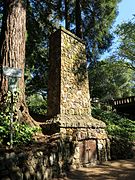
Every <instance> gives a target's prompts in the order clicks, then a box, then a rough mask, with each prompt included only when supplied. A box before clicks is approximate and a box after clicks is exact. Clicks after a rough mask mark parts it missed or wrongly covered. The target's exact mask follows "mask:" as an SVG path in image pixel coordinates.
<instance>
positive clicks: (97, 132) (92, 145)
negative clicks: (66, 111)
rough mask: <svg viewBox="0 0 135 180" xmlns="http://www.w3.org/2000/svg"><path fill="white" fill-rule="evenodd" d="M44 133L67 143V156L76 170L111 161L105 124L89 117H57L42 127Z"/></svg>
mask: <svg viewBox="0 0 135 180" xmlns="http://www.w3.org/2000/svg"><path fill="white" fill-rule="evenodd" d="M41 127H42V130H43V133H44V134H48V135H51V136H54V135H55V134H59V138H60V139H61V140H62V141H64V142H66V143H65V147H64V149H66V156H67V157H70V163H69V164H70V165H71V166H72V167H74V168H77V167H79V166H89V165H95V164H98V163H102V162H105V161H107V160H108V159H109V139H108V136H107V133H106V131H105V127H106V125H105V123H104V122H102V121H100V120H97V119H95V118H93V117H92V116H89V115H57V116H55V117H53V118H50V119H48V120H47V121H46V123H44V124H42V125H41Z"/></svg>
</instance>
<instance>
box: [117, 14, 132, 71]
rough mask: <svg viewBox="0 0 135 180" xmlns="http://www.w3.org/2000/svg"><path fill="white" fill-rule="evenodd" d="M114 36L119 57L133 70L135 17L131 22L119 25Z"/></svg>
mask: <svg viewBox="0 0 135 180" xmlns="http://www.w3.org/2000/svg"><path fill="white" fill-rule="evenodd" d="M116 34H117V35H118V41H119V47H118V55H119V57H120V58H121V59H123V60H125V61H126V62H127V61H128V62H130V67H131V68H133V69H134V70H135V16H134V17H133V19H132V20H130V21H128V22H124V23H122V24H120V25H119V26H118V27H117V29H116Z"/></svg>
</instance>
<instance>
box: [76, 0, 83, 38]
mask: <svg viewBox="0 0 135 180" xmlns="http://www.w3.org/2000/svg"><path fill="white" fill-rule="evenodd" d="M75 20H76V35H77V36H78V37H79V38H82V24H81V23H82V20H81V4H80V0H76V3H75Z"/></svg>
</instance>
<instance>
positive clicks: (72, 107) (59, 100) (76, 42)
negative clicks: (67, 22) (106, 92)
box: [48, 28, 91, 117]
mask: <svg viewBox="0 0 135 180" xmlns="http://www.w3.org/2000/svg"><path fill="white" fill-rule="evenodd" d="M49 56H50V59H49V63H50V64H49V65H50V72H49V83H48V115H49V116H51V117H53V116H56V115H58V114H61V115H91V107H90V93H89V81H88V72H87V69H86V52H85V44H84V42H83V41H82V40H81V39H79V38H78V37H76V36H75V35H73V34H72V33H70V32H69V31H67V30H65V29H63V28H61V29H59V30H57V31H56V32H55V33H53V34H52V35H51V37H50V54H49Z"/></svg>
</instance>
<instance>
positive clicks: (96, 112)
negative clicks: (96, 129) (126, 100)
mask: <svg viewBox="0 0 135 180" xmlns="http://www.w3.org/2000/svg"><path fill="white" fill-rule="evenodd" d="M92 116H93V117H95V118H97V119H100V120H102V121H104V122H105V123H106V125H107V127H106V130H107V132H108V135H109V137H110V142H111V158H112V159H126V158H131V157H132V155H133V152H132V143H133V142H134V141H135V121H132V120H130V119H127V118H122V117H121V116H119V115H118V114H116V113H114V112H111V111H104V110H102V109H100V108H97V107H93V108H92Z"/></svg>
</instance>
